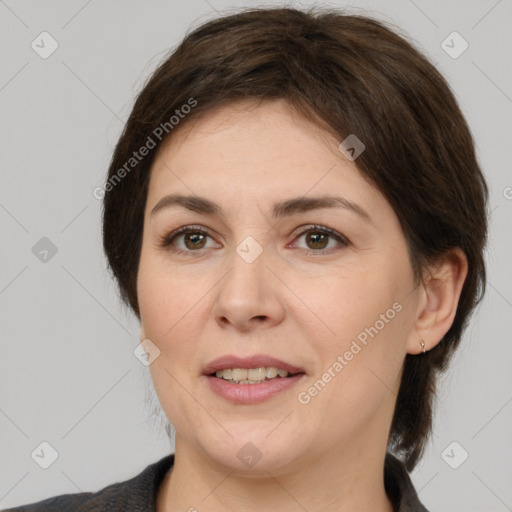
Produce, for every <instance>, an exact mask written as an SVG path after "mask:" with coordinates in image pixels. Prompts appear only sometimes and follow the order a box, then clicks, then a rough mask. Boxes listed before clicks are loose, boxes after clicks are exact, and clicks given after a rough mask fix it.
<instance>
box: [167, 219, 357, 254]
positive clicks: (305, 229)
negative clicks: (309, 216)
mask: <svg viewBox="0 0 512 512" xmlns="http://www.w3.org/2000/svg"><path fill="white" fill-rule="evenodd" d="M189 232H193V233H200V234H204V235H206V236H208V237H210V238H212V239H213V236H212V235H211V234H210V233H209V231H208V229H207V228H205V227H203V226H201V225H197V224H189V225H186V226H181V227H179V228H177V229H175V230H174V231H172V232H171V233H169V234H166V235H163V236H161V237H160V239H159V244H160V246H161V247H164V248H168V247H170V246H171V245H172V243H173V241H174V239H175V238H176V237H178V236H179V235H181V234H185V233H189ZM309 232H321V233H324V234H327V235H329V236H331V237H332V238H334V239H335V240H336V241H337V242H338V243H339V244H341V245H342V246H345V247H346V246H349V245H351V242H350V240H349V239H348V238H347V237H345V236H344V235H342V234H341V233H339V232H338V231H336V230H334V229H331V228H328V227H326V226H322V225H319V224H304V225H302V226H299V227H298V228H296V229H295V230H294V231H293V232H292V234H291V235H290V236H293V237H294V238H293V241H292V243H293V242H295V240H296V239H297V238H299V237H300V236H302V235H304V234H306V233H309ZM299 249H300V250H302V251H305V252H306V253H308V254H316V255H322V254H327V253H330V252H333V250H334V251H335V250H336V249H327V250H314V249H303V248H299ZM172 250H173V251H174V252H178V253H179V252H181V253H188V254H193V253H195V252H196V253H198V254H200V253H202V252H204V251H202V250H197V251H187V250H182V249H172Z"/></svg>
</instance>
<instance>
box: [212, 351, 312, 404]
mask: <svg viewBox="0 0 512 512" xmlns="http://www.w3.org/2000/svg"><path fill="white" fill-rule="evenodd" d="M203 375H204V376H205V377H206V379H207V381H208V383H209V384H210V389H211V390H212V391H214V392H215V393H216V394H217V395H219V396H221V397H222V398H224V399H225V400H228V401H230V402H234V403H236V404H254V403H259V402H263V401H264V400H267V399H269V398H271V397H273V396H275V395H276V394H278V393H281V392H283V391H285V390H287V389H289V388H290V387H292V386H293V385H295V384H296V383H297V382H298V381H299V380H301V379H302V378H303V377H304V376H305V375H306V372H305V371H304V369H302V368H300V367H298V366H296V365H292V364H290V363H287V362H285V361H282V360H279V359H276V358H273V357H269V356H265V355H261V354H260V355H256V356H252V357H248V358H239V357H235V356H224V357H221V358H218V359H216V360H214V361H212V362H211V363H209V364H208V365H207V366H206V367H205V368H204V370H203Z"/></svg>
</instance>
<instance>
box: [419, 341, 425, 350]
mask: <svg viewBox="0 0 512 512" xmlns="http://www.w3.org/2000/svg"><path fill="white" fill-rule="evenodd" d="M420 345H421V348H422V349H423V353H425V342H424V341H423V340H421V341H420Z"/></svg>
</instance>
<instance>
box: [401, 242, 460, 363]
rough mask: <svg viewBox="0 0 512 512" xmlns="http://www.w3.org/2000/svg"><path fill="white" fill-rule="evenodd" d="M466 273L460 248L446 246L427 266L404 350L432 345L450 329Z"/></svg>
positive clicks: (419, 348) (418, 350)
mask: <svg viewBox="0 0 512 512" xmlns="http://www.w3.org/2000/svg"><path fill="white" fill-rule="evenodd" d="M467 273H468V260H467V258H466V255H465V254H464V252H463V251H462V250H461V249H460V248H458V247H457V248H455V249H452V250H450V251H449V252H448V253H446V255H444V256H443V257H442V258H441V259H440V260H438V261H437V262H436V264H435V265H433V266H432V267H429V269H427V275H426V277H425V279H424V281H423V283H422V284H421V285H420V296H419V300H418V308H417V317H416V323H415V325H414V327H415V329H413V331H412V333H411V336H410V337H409V339H408V341H407V353H408V354H420V353H422V352H423V349H422V346H421V340H423V342H424V343H425V350H426V351H427V350H430V349H432V348H434V347H435V346H436V345H437V344H438V343H439V342H440V341H441V340H442V338H443V336H444V335H445V334H446V333H447V332H448V330H449V329H450V327H451V325H452V323H453V320H454V318H455V314H456V312H457V306H458V304H459V298H460V294H461V291H462V286H463V285H464V280H465V279H466V276H467Z"/></svg>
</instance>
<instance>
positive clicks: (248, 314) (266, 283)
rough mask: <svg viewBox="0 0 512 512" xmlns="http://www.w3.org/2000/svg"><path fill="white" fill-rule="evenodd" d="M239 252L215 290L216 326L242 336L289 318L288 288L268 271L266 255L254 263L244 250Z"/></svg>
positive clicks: (235, 253) (214, 310)
mask: <svg viewBox="0 0 512 512" xmlns="http://www.w3.org/2000/svg"><path fill="white" fill-rule="evenodd" d="M241 245H242V244H241ZM238 249H239V251H240V252H237V251H233V256H232V258H231V261H230V263H231V265H230V268H229V270H228V271H227V273H226V274H225V276H224V277H223V278H222V279H221V280H220V282H219V284H218V286H216V287H215V288H214V290H215V293H216V297H215V302H214V305H213V315H214V318H215V320H216V322H217V323H218V324H219V326H220V327H221V328H224V329H228V328H233V329H236V330H238V331H240V332H248V331H251V330H254V329H265V328H269V327H272V326H275V325H277V324H279V323H280V322H282V321H283V318H284V315H285V308H284V305H283V293H282V292H283V288H284V286H283V284H282V283H281V282H280V281H279V279H277V278H276V277H275V275H274V274H275V272H272V271H271V270H270V269H269V268H268V267H267V264H271V262H270V258H269V257H267V254H266V253H265V251H263V252H261V254H259V255H258V256H257V257H256V258H255V259H254V260H253V261H251V259H252V258H250V257H246V254H244V252H243V247H242V248H241V247H240V246H239V248H238ZM251 250H254V247H253V248H251Z"/></svg>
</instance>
